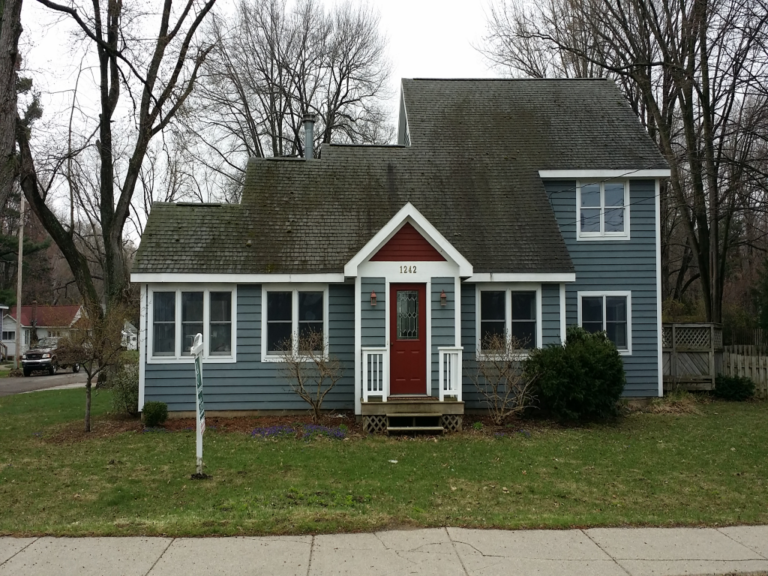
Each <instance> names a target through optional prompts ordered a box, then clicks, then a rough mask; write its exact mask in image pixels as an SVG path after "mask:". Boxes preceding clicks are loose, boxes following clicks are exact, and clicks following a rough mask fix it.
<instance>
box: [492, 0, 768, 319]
mask: <svg viewBox="0 0 768 576" xmlns="http://www.w3.org/2000/svg"><path fill="white" fill-rule="evenodd" d="M517 6H519V4H514V2H511V3H510V2H504V0H502V3H501V4H500V5H497V7H496V8H495V10H494V11H493V12H492V14H491V20H490V22H489V35H488V37H487V42H486V46H485V51H486V54H488V55H489V56H490V57H491V58H492V59H493V60H494V61H495V62H497V63H498V64H500V65H502V66H504V67H509V68H511V69H514V70H516V71H517V72H518V73H521V74H524V75H540V76H544V75H561V76H562V75H571V74H572V73H574V75H575V73H577V72H578V73H582V71H583V70H585V68H584V65H588V66H589V67H590V69H587V72H588V73H589V74H592V73H594V72H595V70H599V71H601V72H602V73H603V74H604V75H608V76H610V77H613V78H615V79H616V80H617V81H618V82H619V84H620V85H621V87H622V88H623V90H624V92H625V93H626V94H627V96H628V98H629V100H630V103H632V105H633V107H634V108H635V111H636V112H637V113H638V115H639V116H640V118H641V120H643V121H644V123H645V125H646V127H647V129H648V131H649V134H650V135H651V136H652V137H653V138H654V139H655V140H656V142H657V143H658V145H659V147H660V150H661V151H662V153H663V154H664V156H665V157H666V159H667V161H668V162H669V164H670V167H671V179H670V183H669V188H668V190H669V193H668V194H667V195H666V196H665V197H664V198H663V199H662V201H663V202H662V203H663V204H664V202H666V203H667V204H666V207H665V206H663V207H662V214H663V215H665V214H666V215H669V214H670V213H671V214H673V218H674V225H675V226H677V225H678V224H679V225H681V226H682V227H683V229H684V231H685V235H684V244H683V246H684V247H683V248H682V250H681V251H680V253H681V256H680V258H681V259H680V269H679V270H678V283H677V285H678V287H681V288H682V287H683V286H684V283H685V276H683V279H682V280H681V279H680V275H679V273H680V272H683V273H685V272H687V271H688V267H689V266H690V265H691V264H692V263H693V264H695V267H696V269H697V271H696V272H695V274H697V275H698V276H697V277H696V280H697V281H698V282H699V283H700V284H701V293H702V297H703V299H704V304H705V309H706V316H707V319H709V320H713V321H720V320H721V318H722V300H723V286H724V281H725V278H726V266H727V258H728V255H729V254H730V252H731V250H732V249H733V248H734V237H733V234H732V227H733V225H734V223H735V222H736V221H737V220H738V219H739V218H740V213H741V210H742V208H741V206H743V202H741V198H742V197H743V195H744V194H745V193H747V191H748V190H750V189H752V190H754V189H756V188H759V189H760V193H761V195H763V196H764V194H765V188H766V186H765V178H764V176H763V177H762V178H761V174H763V173H762V169H760V168H759V167H758V166H759V163H758V162H757V160H758V157H759V155H760V154H761V152H759V151H758V148H759V146H758V144H759V143H760V141H762V142H764V141H765V138H764V135H763V136H758V135H757V134H755V133H754V130H752V129H749V128H747V124H745V122H744V120H745V114H748V113H749V110H751V109H754V108H755V107H756V108H758V109H764V107H765V105H766V101H765V98H766V95H767V94H768V90H767V89H768V3H767V2H766V1H765V0H626V1H624V2H620V3H615V2H611V1H609V0H548V1H547V2H544V3H541V4H536V5H533V6H532V7H530V8H528V9H523V8H519V7H517ZM529 52H530V55H529ZM666 256H667V264H668V263H669V259H668V257H669V253H668V254H667V255H666ZM689 279H690V278H689ZM681 282H682V284H681Z"/></svg>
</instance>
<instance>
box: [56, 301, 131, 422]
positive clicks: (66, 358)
mask: <svg viewBox="0 0 768 576" xmlns="http://www.w3.org/2000/svg"><path fill="white" fill-rule="evenodd" d="M84 310H85V314H84V315H83V317H82V318H80V320H79V321H78V323H77V325H76V330H73V331H72V332H71V333H70V335H69V336H68V337H67V338H63V339H62V340H60V341H59V347H58V350H57V354H58V355H59V362H60V363H61V364H75V363H77V364H80V366H81V367H82V368H83V370H84V371H85V373H86V375H87V376H88V380H87V381H86V383H85V431H86V432H90V431H91V390H92V388H93V381H94V378H98V376H99V375H100V374H102V373H104V372H105V371H107V369H109V368H110V367H113V366H115V365H117V364H118V363H119V362H121V353H122V329H123V324H124V322H125V318H126V314H127V310H126V308H125V307H124V306H122V305H115V306H113V307H112V308H110V309H109V310H108V311H107V312H106V313H104V312H102V311H101V308H100V307H99V305H98V304H97V305H95V306H93V305H89V304H87V303H86V305H85V308H84Z"/></svg>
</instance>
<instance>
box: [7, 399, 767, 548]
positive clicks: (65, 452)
mask: <svg viewBox="0 0 768 576" xmlns="http://www.w3.org/2000/svg"><path fill="white" fill-rule="evenodd" d="M94 400H95V412H96V414H98V415H100V416H98V417H97V421H96V424H95V427H94V428H95V431H94V432H93V433H92V436H91V437H89V438H88V439H86V440H82V439H78V438H77V437H76V436H75V437H68V436H67V435H66V434H62V431H66V430H71V429H72V427H74V426H78V424H76V422H77V421H78V420H79V419H80V418H81V416H82V406H83V403H84V392H83V391H82V390H61V391H50V392H37V393H34V394H24V395H18V396H11V397H5V398H1V399H0V502H2V503H3V505H2V507H0V535H8V534H13V535H26V534H54V535H73V536H74V535H136V534H152V535H159V534H166V535H174V536H182V535H218V534H301V533H322V532H326V533H327V532H337V531H361V530H372V529H379V528H387V527H405V526H444V525H451V526H471V527H481V528H491V527H498V528H566V527H572V526H578V527H583V526H620V525H651V526H671V525H693V526H698V525H725V524H748V523H763V524H766V523H768V458H767V457H766V456H768V403H764V402H763V403H724V402H713V403H711V404H705V405H700V406H699V409H700V413H699V414H685V415H672V414H632V415H630V416H628V417H625V418H624V419H622V420H621V421H619V422H618V423H615V424H610V425H601V426H591V427H586V428H571V429H564V428H559V427H556V426H542V425H540V424H532V423H522V424H520V423H518V424H516V425H515V426H514V427H513V428H508V429H506V430H505V431H504V435H503V436H496V435H494V434H492V433H478V432H475V431H470V432H467V433H464V434H461V435H455V436H448V437H445V438H437V439H434V438H417V439H409V438H384V437H370V436H369V437H360V436H357V437H352V438H349V439H346V440H336V439H328V438H320V439H314V440H311V441H305V440H302V439H296V438H281V439H277V440H264V439H260V438H252V437H251V436H250V435H249V434H245V433H235V432H222V431H220V430H211V431H209V432H207V433H206V436H205V441H206V443H205V461H206V472H208V474H210V475H211V476H212V478H210V479H208V480H202V481H199V480H198V481H195V480H191V479H190V473H192V472H194V444H195V437H194V433H193V432H191V431H178V432H148V433H141V432H137V431H128V432H121V433H111V434H107V433H105V430H107V429H108V427H109V426H110V425H111V424H113V423H111V421H110V420H109V419H105V416H104V414H105V413H106V411H107V409H108V407H109V406H110V398H109V396H108V393H103V392H102V393H99V394H96V396H95V398H94ZM521 430H523V431H521ZM393 461H396V463H395V462H393Z"/></svg>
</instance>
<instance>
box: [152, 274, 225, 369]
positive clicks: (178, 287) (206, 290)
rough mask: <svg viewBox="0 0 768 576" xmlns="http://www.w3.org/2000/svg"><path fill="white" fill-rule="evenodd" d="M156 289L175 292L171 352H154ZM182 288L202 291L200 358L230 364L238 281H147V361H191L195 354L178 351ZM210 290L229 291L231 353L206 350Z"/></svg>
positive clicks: (179, 348)
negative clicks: (163, 354) (162, 354)
mask: <svg viewBox="0 0 768 576" xmlns="http://www.w3.org/2000/svg"><path fill="white" fill-rule="evenodd" d="M155 292H175V294H176V300H175V303H176V308H175V312H174V323H175V328H176V338H175V343H176V350H175V352H174V355H173V356H154V342H153V338H154V333H155V331H154V313H155V307H154V294H155ZM182 292H203V342H204V343H205V348H204V349H203V362H205V363H206V364H232V363H234V362H237V285H234V286H233V285H232V284H223V285H207V286H204V287H203V286H200V285H195V284H186V285H185V284H173V285H162V284H154V285H149V286H148V288H147V314H146V315H147V364H192V363H193V362H194V357H193V356H192V355H191V354H190V355H182V354H181V293H182ZM211 292H231V293H232V353H231V354H230V355H228V356H223V355H219V354H217V355H215V356H211V355H210V354H209V352H208V344H209V342H208V340H209V337H210V329H211V327H210V319H211V305H210V293H211Z"/></svg>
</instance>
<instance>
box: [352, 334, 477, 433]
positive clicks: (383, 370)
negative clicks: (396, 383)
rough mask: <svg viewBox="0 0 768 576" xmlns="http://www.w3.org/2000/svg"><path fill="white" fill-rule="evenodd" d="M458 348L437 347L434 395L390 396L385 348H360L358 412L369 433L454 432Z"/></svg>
mask: <svg viewBox="0 0 768 576" xmlns="http://www.w3.org/2000/svg"><path fill="white" fill-rule="evenodd" d="M462 351H463V348H462V347H439V348H438V349H437V352H438V367H439V368H438V381H437V385H438V394H437V396H433V395H430V394H421V395H392V394H390V379H389V365H390V364H389V362H390V358H389V350H388V349H387V348H386V347H369V348H363V349H362V378H361V380H362V394H361V403H360V407H361V415H362V419H363V429H364V430H365V431H366V432H369V433H390V432H417V431H418V432H435V433H442V432H457V431H459V430H461V426H462V422H463V418H464V402H463V401H462V388H461V386H462V378H461V355H462Z"/></svg>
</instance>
